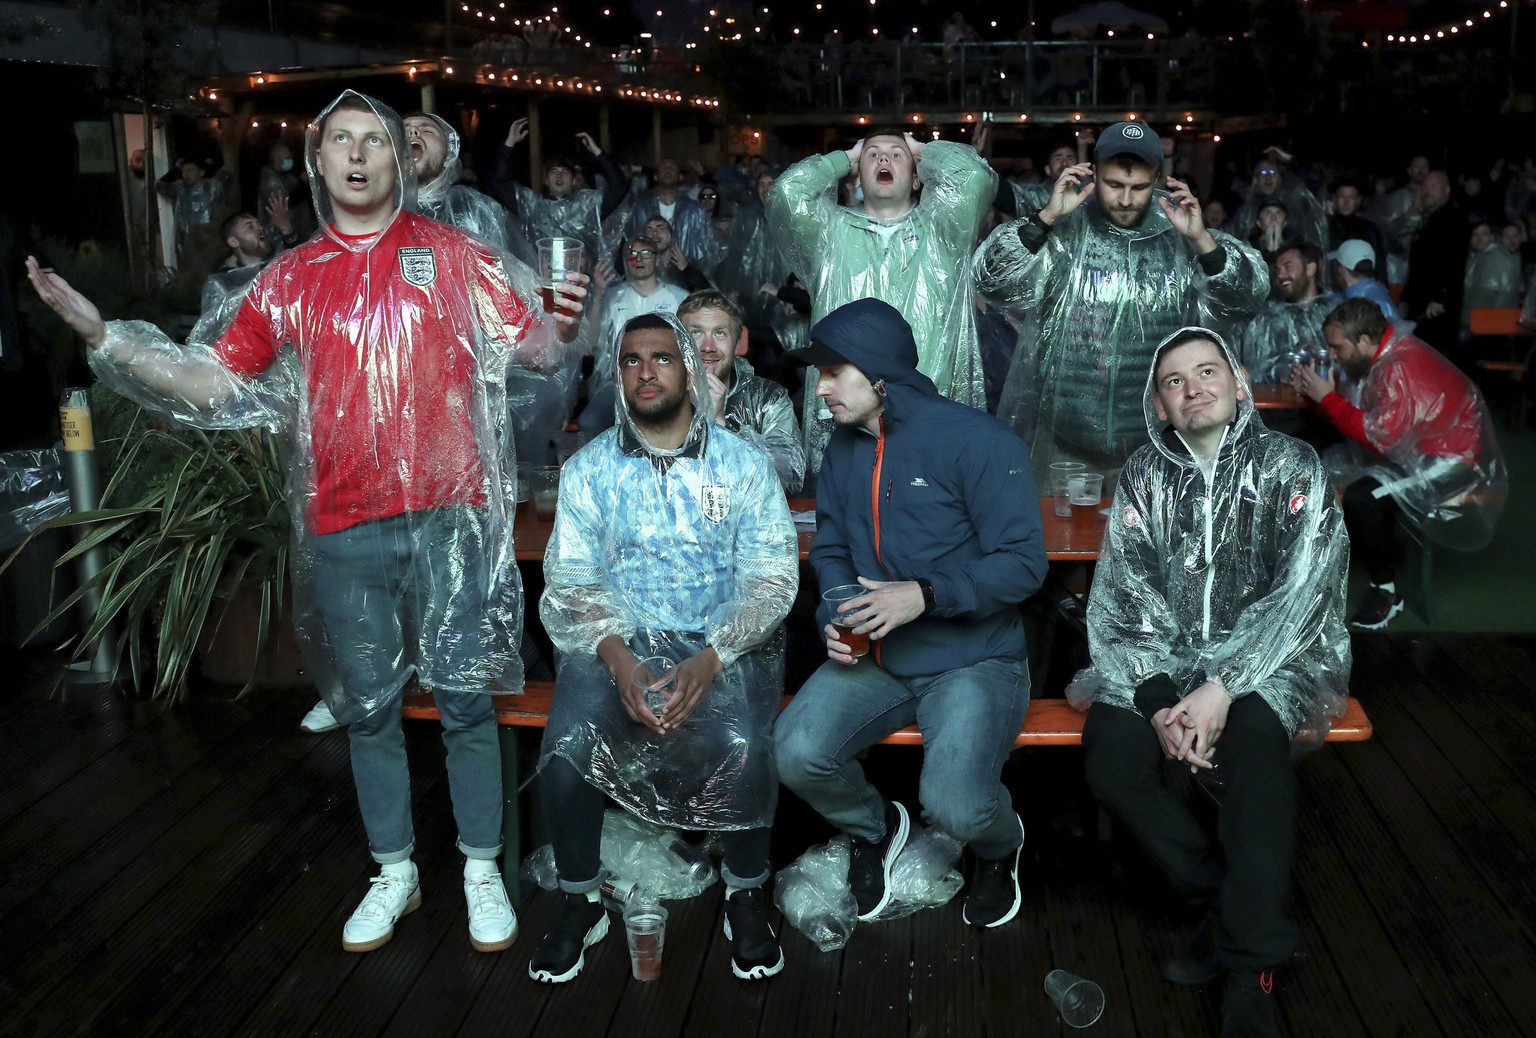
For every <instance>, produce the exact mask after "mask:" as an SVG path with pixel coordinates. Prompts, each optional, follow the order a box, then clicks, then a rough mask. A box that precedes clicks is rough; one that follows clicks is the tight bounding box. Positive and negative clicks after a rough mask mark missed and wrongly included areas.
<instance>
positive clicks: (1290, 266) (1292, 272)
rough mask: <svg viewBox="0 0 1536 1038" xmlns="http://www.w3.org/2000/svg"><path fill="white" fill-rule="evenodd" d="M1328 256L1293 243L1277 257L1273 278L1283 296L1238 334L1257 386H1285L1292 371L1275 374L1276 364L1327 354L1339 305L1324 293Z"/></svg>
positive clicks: (1240, 353)
mask: <svg viewBox="0 0 1536 1038" xmlns="http://www.w3.org/2000/svg"><path fill="white" fill-rule="evenodd" d="M1322 266H1323V254H1322V253H1321V252H1319V251H1318V249H1317V246H1315V245H1313V244H1312V243H1311V242H1290V243H1288V244H1286V245H1282V246H1281V247H1280V251H1279V252H1277V253H1276V254H1275V266H1274V270H1273V272H1272V275H1273V277H1274V282H1275V285H1276V286H1277V287H1278V288H1279V290H1280V298H1279V299H1271V300H1270V301H1269V302H1268V303H1266V304H1265V306H1264V312H1263V313H1261V314H1259V315H1257V316H1256V317H1253V318H1251V319H1250V320H1248V321H1247V322H1245V323H1244V324H1242V325H1240V326H1239V327H1238V328H1237V331H1236V334H1235V335H1234V336H1233V338H1234V340H1235V341H1236V345H1237V356H1238V359H1239V360H1240V361H1241V362H1242V364H1243V367H1245V368H1247V369H1248V378H1249V379H1250V380H1251V381H1253V382H1281V381H1284V380H1286V379H1288V378H1289V377H1290V368H1289V366H1287V367H1286V369H1285V370H1284V371H1281V372H1278V373H1277V372H1276V369H1275V364H1276V362H1278V361H1279V360H1280V359H1281V358H1282V357H1284V355H1285V354H1287V353H1290V352H1291V351H1293V350H1296V349H1306V350H1308V351H1311V352H1316V351H1318V350H1320V349H1322V348H1323V318H1325V317H1327V316H1328V313H1329V312H1330V311H1331V310H1332V309H1333V308H1334V306H1335V305H1336V304H1337V303H1338V302H1339V296H1338V293H1336V292H1319V291H1318V275H1319V273H1320V271H1321V270H1322Z"/></svg>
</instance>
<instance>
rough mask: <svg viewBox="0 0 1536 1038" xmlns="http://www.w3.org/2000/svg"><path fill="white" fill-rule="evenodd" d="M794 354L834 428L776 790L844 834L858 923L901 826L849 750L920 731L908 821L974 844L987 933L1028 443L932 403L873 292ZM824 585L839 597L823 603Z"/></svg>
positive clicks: (1026, 530)
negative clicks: (810, 668)
mask: <svg viewBox="0 0 1536 1038" xmlns="http://www.w3.org/2000/svg"><path fill="white" fill-rule="evenodd" d="M790 356H791V357H794V358H796V359H799V360H801V361H802V362H804V363H807V364H811V365H813V366H815V367H816V369H817V371H818V373H819V377H818V380H817V384H816V395H817V396H818V397H820V398H821V399H822V400H823V401H825V402H826V404H827V407H828V409H829V410H830V411H831V412H832V417H833V419H834V420H835V422H836V429H835V430H834V431H833V434H832V438H831V440H830V441H829V442H828V444H827V449H826V453H825V454H824V455H823V460H822V467H821V475H820V479H819V481H818V482H817V485H816V539H815V541H814V542H813V543H812V545H811V552H810V560H811V564H812V565H813V566H814V567H815V569H816V577H817V579H818V580H819V581H820V584H821V587H822V589H823V592H824V598H823V604H822V608H821V612H820V614H819V615H818V620H819V621H820V622H821V623H822V625H823V627H822V633H823V635H824V637H825V638H826V644H827V662H825V663H823V664H822V665H821V667H820V669H818V670H817V671H816V673H815V674H813V675H812V676H811V677H810V679H809V680H808V681H807V682H806V683H805V685H804V686H803V687H802V688H801V689H800V691H799V693H798V694H796V696H795V698H794V701H793V702H792V703H791V704H790V706H789V707H788V708H787V709H786V710H785V711H784V713H783V714H782V715H780V717H779V723H778V727H777V729H776V732H775V736H774V742H775V757H776V759H777V761H778V765H779V778H780V781H782V782H783V783H784V784H785V785H786V786H788V787H789V788H790V789H791V790H793V791H794V792H795V793H797V794H798V795H799V796H800V797H801V798H802V799H803V800H805V801H806V802H807V803H809V804H810V805H811V806H812V807H814V808H816V809H817V810H818V811H820V812H821V814H822V815H823V816H824V817H825V818H826V819H827V820H828V821H830V822H831V823H832V824H833V825H836V826H837V827H838V828H840V829H842V830H843V831H844V832H846V833H847V834H848V835H849V837H850V839H851V845H852V855H851V861H850V864H849V870H848V871H849V884H850V885H851V886H852V888H853V894H854V898H855V900H856V901H857V902H858V909H859V918H860V919H865V920H869V919H874V918H876V917H877V916H879V914H880V912H881V911H882V910H883V909H884V908H885V906H886V904H887V903H888V902H889V900H890V877H891V867H892V865H893V864H894V863H895V861H896V858H897V856H898V855H899V854H900V853H901V849H902V847H903V846H904V845H905V843H906V842H907V837H908V834H909V832H910V820H909V818H908V816H907V809H906V808H905V807H904V806H902V805H901V804H897V803H893V802H890V801H888V800H886V799H885V798H884V797H883V796H881V795H880V793H879V792H878V791H876V790H875V788H874V787H873V786H871V785H870V783H869V781H868V780H867V779H866V778H865V776H864V771H863V769H862V768H861V767H860V765H859V763H858V761H857V760H856V759H855V757H856V755H857V754H858V753H859V752H860V751H861V750H863V749H865V748H866V747H869V746H872V745H873V744H875V743H877V742H879V741H880V740H881V739H883V738H884V737H885V736H887V735H889V734H890V733H891V732H893V731H896V730H897V729H899V728H904V727H906V726H907V725H910V724H913V723H916V724H917V726H918V727H919V728H920V729H921V730H922V733H923V741H924V743H925V744H926V752H925V753H924V754H923V771H922V778H921V783H920V795H921V798H922V801H923V815H924V818H925V819H926V821H927V822H928V824H929V825H930V826H933V827H934V828H937V829H939V830H941V831H942V832H945V833H947V834H949V835H950V836H952V837H954V838H955V839H957V840H959V841H960V842H962V843H966V844H969V845H970V847H971V850H972V851H973V852H974V857H975V867H974V869H973V871H972V873H971V878H970V884H969V887H968V890H967V897H966V904H965V918H966V920H967V921H968V922H970V923H971V924H973V925H976V926H988V927H990V926H999V925H1001V924H1003V923H1006V922H1007V921H1008V920H1010V919H1012V918H1013V917H1014V915H1015V914H1017V912H1018V909H1019V901H1020V895H1019V885H1018V858H1019V851H1020V849H1021V848H1022V847H1023V845H1024V827H1023V824H1022V823H1021V822H1020V821H1019V818H1018V815H1016V814H1015V813H1014V811H1013V808H1012V801H1011V799H1010V797H1009V793H1008V790H1007V789H1006V787H1004V786H1003V784H1002V782H1001V780H1000V774H1001V772H1002V767H1003V762H1004V761H1005V760H1007V758H1008V754H1009V752H1010V751H1011V750H1012V748H1013V740H1014V737H1015V736H1016V735H1017V734H1018V731H1019V727H1020V726H1021V725H1022V724H1023V722H1024V714H1025V711H1026V710H1028V708H1029V667H1028V661H1027V647H1026V645H1025V639H1024V626H1023V622H1022V620H1021V618H1020V616H1019V611H1018V609H1017V608H1016V607H1017V605H1018V603H1020V602H1022V601H1023V600H1024V599H1026V598H1028V597H1029V596H1030V595H1031V594H1032V593H1034V591H1035V589H1036V588H1038V587H1039V586H1040V581H1041V579H1042V578H1043V577H1044V575H1045V566H1046V562H1045V546H1044V539H1043V536H1042V532H1041V523H1040V499H1039V496H1038V494H1037V492H1036V490H1035V481H1034V475H1033V470H1032V468H1031V465H1030V461H1029V448H1028V447H1027V446H1025V444H1024V441H1023V440H1021V439H1019V437H1018V435H1017V434H1015V433H1014V432H1013V430H1012V429H1010V428H1009V427H1008V426H1007V425H1005V424H1003V423H1002V422H999V421H998V420H996V419H995V418H992V417H991V416H989V415H988V414H986V413H985V412H984V411H979V410H976V409H975V408H971V407H966V406H965V405H963V404H958V403H955V402H953V401H949V400H945V399H944V398H943V397H941V396H940V395H939V391H938V389H936V388H935V387H934V384H933V382H932V381H931V380H930V379H928V378H927V377H926V376H924V375H922V374H920V373H919V372H918V370H917V363H918V348H917V344H916V342H915V340H914V338H913V334H912V328H911V326H909V325H908V324H907V322H906V320H905V319H904V318H903V317H902V315H901V314H900V313H899V312H898V311H897V310H896V309H894V308H893V307H891V306H889V305H888V304H886V303H883V302H881V301H879V300H877V299H860V300H857V301H855V302H852V303H848V304H846V305H844V306H841V307H838V308H837V309H836V310H834V311H832V313H830V314H828V315H827V316H826V317H824V318H823V319H822V320H820V321H818V322H817V323H816V324H815V325H814V326H813V327H812V328H811V345H810V346H809V347H807V348H806V349H803V350H798V351H795V352H793V353H791V354H790ZM848 585H853V587H852V588H849V587H848ZM840 594H841V595H849V594H851V595H852V596H853V597H851V598H844V599H843V600H842V601H841V602H840V603H839V604H837V605H836V606H835V607H834V605H833V602H832V601H831V600H832V599H834V598H837V597H838V596H839V595H840ZM839 625H841V626H839ZM864 637H867V638H868V639H869V649H868V654H867V655H863V656H860V654H859V651H858V650H859V648H860V647H861V646H860V645H859V644H858V643H859V641H860V640H861V639H862V638H864Z"/></svg>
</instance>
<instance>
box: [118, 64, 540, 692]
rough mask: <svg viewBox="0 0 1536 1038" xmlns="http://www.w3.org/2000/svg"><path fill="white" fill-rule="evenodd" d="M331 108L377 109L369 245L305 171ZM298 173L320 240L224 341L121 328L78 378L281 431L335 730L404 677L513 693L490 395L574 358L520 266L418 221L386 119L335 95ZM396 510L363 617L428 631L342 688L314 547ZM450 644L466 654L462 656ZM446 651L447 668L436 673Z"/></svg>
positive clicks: (252, 304)
mask: <svg viewBox="0 0 1536 1038" xmlns="http://www.w3.org/2000/svg"><path fill="white" fill-rule="evenodd" d="M343 102H345V103H347V104H364V105H366V106H367V107H368V108H369V109H370V110H371V111H372V112H373V113H374V114H375V115H377V116H378V118H379V120H380V122H382V123H383V125H384V127H385V130H386V135H387V137H388V140H387V142H386V143H385V145H384V146H385V147H387V148H388V149H389V158H388V162H390V163H392V165H393V167H394V171H395V176H396V182H395V191H394V205H395V209H394V214H393V217H392V218H391V221H390V223H389V225H388V226H387V227H386V228H385V229H383V230H382V231H380V232H379V233H377V234H374V235H371V236H368V237H362V238H358V237H350V238H349V237H343V236H341V235H339V234H337V232H336V231H335V229H334V227H333V226H332V211H331V204H330V197H329V195H328V194H327V192H326V191H325V190H324V181H323V178H322V177H321V176H320V174H319V172H318V170H317V167H316V155H317V151H318V148H319V145H320V127H321V125H322V124H323V123H324V121H325V117H326V115H328V114H329V113H330V112H331V111H332V110H334V109H335V108H336V107H337V106H338V105H340V104H342V103H343ZM305 161H306V163H307V164H308V166H309V172H310V180H311V182H312V183H314V184H316V185H317V188H318V190H317V191H316V194H315V199H316V210H317V215H318V217H319V222H320V226H321V227H322V228H323V230H322V233H321V234H319V235H317V236H316V237H315V238H314V239H312V240H311V241H309V242H307V243H305V244H304V245H302V246H300V247H298V248H296V249H293V250H291V251H289V252H287V253H286V254H284V255H283V257H282V258H281V259H279V260H278V261H276V262H275V263H273V264H271V265H270V266H269V267H268V268H267V269H266V270H265V271H264V272H263V273H262V275H261V276H260V277H259V278H258V279H257V280H256V282H255V284H254V285H252V287H251V289H250V291H249V292H248V293H247V294H246V295H245V297H244V299H243V301H242V304H241V308H240V310H239V312H238V314H237V316H236V318H235V321H234V323H233V324H232V325H231V327H230V328H229V330H228V331H226V332H225V333H223V334H222V335H221V336H220V337H219V338H218V339H217V341H214V342H208V341H198V340H197V339H195V338H194V339H193V340H189V342H188V343H187V345H186V346H179V345H177V344H176V343H174V342H172V341H171V340H170V339H169V338H167V337H166V335H165V334H164V333H163V332H161V331H160V330H159V329H157V328H155V327H154V326H153V325H150V324H147V323H143V322H132V321H114V322H111V323H109V324H108V326H107V329H108V331H107V339H106V342H105V343H104V344H103V345H102V346H101V347H100V348H99V349H96V350H92V351H91V353H90V362H91V367H92V369H93V370H94V371H95V372H96V374H97V375H98V376H99V377H100V378H101V379H102V380H103V381H104V382H106V383H107V384H108V385H109V386H111V387H112V388H113V389H115V390H116V391H118V392H120V393H122V394H123V395H125V396H128V397H129V398H131V399H133V400H134V401H136V402H137V403H139V404H140V405H141V406H143V407H146V408H149V409H151V410H153V411H156V412H157V413H160V414H163V415H166V416H168V417H170V418H173V419H175V420H176V421H179V422H182V423H184V424H187V425H193V426H198V427H202V428H243V427H250V426H257V425H265V426H268V427H271V428H273V429H276V430H280V431H281V433H282V434H283V436H284V439H285V441H286V442H287V444H288V445H289V449H288V450H287V452H286V459H287V462H288V465H289V471H288V473H287V484H288V494H289V501H290V505H291V507H290V511H291V513H292V515H293V522H294V529H293V534H294V550H293V553H292V557H291V565H292V571H293V582H292V583H293V589H294V592H293V594H294V602H293V605H294V624H295V627H296V629H297V633H298V635H299V641H300V644H301V646H302V648H303V649H304V652H305V655H306V658H307V660H308V662H309V664H310V668H311V672H312V674H313V676H314V678H315V680H316V682H317V684H319V686H320V688H321V691H322V693H323V695H324V696H325V698H326V701H327V702H328V703H329V705H330V706H331V709H332V711H333V712H334V713H335V714H336V716H337V718H338V719H340V720H341V721H342V722H343V723H349V722H351V721H352V720H355V719H357V718H359V717H362V716H366V715H367V714H368V713H370V712H372V711H373V710H376V709H378V708H379V707H380V706H381V705H382V704H383V703H385V702H387V701H388V700H389V698H390V697H391V696H392V695H393V692H394V690H396V689H398V688H399V687H400V686H403V685H404V683H405V682H406V681H407V680H408V679H409V678H410V676H411V675H412V673H417V674H418V676H419V677H420V678H421V680H422V683H423V684H425V685H428V686H430V687H439V688H450V689H455V690H461V691H475V692H488V691H491V689H490V688H489V687H488V682H490V681H492V680H494V681H497V682H499V683H500V684H502V685H504V686H505V687H507V688H511V689H520V688H521V686H522V665H521V662H520V660H519V657H518V645H519V641H520V639H521V634H522V609H523V601H522V587H521V583H520V581H519V578H518V572H517V566H516V561H515V559H514V556H513V550H512V512H513V502H514V500H515V492H514V491H515V483H514V479H515V476H514V475H513V474H514V473H515V458H514V457H513V455H512V454H511V452H510V451H508V450H506V449H505V448H504V445H503V442H504V440H505V438H506V398H505V392H504V388H503V387H504V380H505V377H506V372H507V369H508V367H509V366H510V365H513V364H522V363H547V362H549V359H550V358H554V362H555V363H558V362H560V361H561V360H563V358H564V356H565V354H566V353H567V352H568V349H567V347H565V346H564V345H562V344H560V343H559V342H558V338H557V333H556V330H555V326H554V323H553V321H551V320H549V319H547V318H545V316H544V315H543V313H542V310H541V308H540V306H539V303H538V302H537V295H536V291H537V286H536V285H535V284H534V283H533V282H532V280H531V272H529V271H528V269H527V268H526V267H524V266H523V265H521V264H519V263H517V262H516V261H515V260H513V259H512V258H511V257H508V256H506V255H504V254H502V253H498V252H496V251H494V250H492V249H491V248H489V247H488V246H487V245H486V244H484V243H483V242H481V241H479V240H478V239H475V238H471V237H469V236H467V235H463V234H460V233H459V232H458V231H455V230H453V229H451V228H448V227H444V226H443V225H441V224H438V223H435V222H433V221H431V220H427V219H425V218H423V217H420V216H417V215H415V214H414V213H413V212H411V209H412V207H413V204H414V201H415V180H414V176H413V175H412V165H411V161H410V158H409V156H408V154H407V152H406V145H405V142H404V135H403V129H402V126H401V121H400V117H399V116H398V115H397V114H396V113H395V112H394V111H393V110H391V109H390V108H388V107H387V106H385V105H383V104H380V103H379V102H377V101H374V100H373V99H371V98H367V97H365V96H364V95H361V94H357V93H355V92H353V91H350V90H348V91H345V92H344V93H343V94H342V95H341V96H340V97H338V98H337V100H336V101H334V102H332V104H331V106H330V107H328V108H327V110H326V112H325V113H322V115H321V116H320V117H318V118H317V119H316V120H315V121H314V122H313V123H311V124H310V128H309V130H308V133H307V135H306V141H305ZM237 372H238V373H237ZM395 516H400V517H403V518H404V519H405V521H406V538H407V543H408V544H409V546H410V555H411V559H408V560H406V561H404V562H402V561H400V560H391V559H386V558H384V557H382V556H381V557H380V558H379V559H378V562H377V565H378V567H379V571H380V573H381V574H382V576H383V578H384V579H388V580H392V581H394V582H395V586H396V600H395V601H393V602H388V601H369V602H368V603H367V609H368V610H369V611H370V617H369V619H370V621H376V617H377V615H378V611H379V610H391V609H393V610H395V611H396V613H397V615H398V614H400V613H404V614H406V615H408V616H415V617H420V618H425V620H424V622H423V623H422V625H421V629H420V630H417V631H415V632H413V635H412V636H408V637H407V639H406V651H405V653H404V655H403V656H401V655H398V654H396V655H393V656H390V657H389V658H387V659H384V660H383V661H382V662H381V666H382V667H384V668H387V669H388V670H389V672H390V673H392V674H393V676H394V682H395V683H394V686H393V688H391V689H368V690H361V689H344V688H342V687H341V686H340V684H339V681H338V680H337V677H336V674H337V670H336V665H335V650H334V649H333V647H332V644H331V640H330V638H329V636H328V629H327V626H326V624H325V623H323V622H322V620H321V616H320V613H319V607H318V604H317V600H316V579H317V573H316V570H315V563H316V560H317V554H316V543H317V541H318V539H319V538H320V537H322V536H324V535H328V534H332V533H335V532H339V531H342V530H348V529H351V528H352V527H354V526H359V525H361V524H363V523H367V522H369V521H371V520H375V519H387V518H391V517H395ZM427 549H430V552H428V551H427ZM429 555H430V557H433V558H435V559H438V560H440V561H441V563H442V566H443V569H442V570H441V571H439V572H433V573H430V574H416V573H414V572H413V561H414V562H415V563H419V562H420V559H422V558H426V557H428V556H429ZM318 576H321V577H323V574H319V575H318ZM413 576H414V577H415V578H416V579H413ZM411 637H414V639H415V642H414V644H412V641H411ZM466 639H468V640H470V641H468V642H467V643H466V641H465V640H466ZM460 644H472V645H474V646H475V650H474V651H473V652H468V653H464V652H461V653H457V654H455V652H454V647H455V646H457V645H460ZM368 648H369V647H367V646H365V647H363V648H362V649H361V650H359V648H358V647H357V646H352V647H351V648H349V650H348V651H353V652H356V651H367V649H368ZM374 648H377V649H378V650H379V651H383V647H382V646H379V647H374ZM456 655H457V657H458V660H459V665H458V666H456V667H454V666H445V665H444V664H443V663H442V661H444V660H451V659H454V658H455V656H456ZM424 661H437V662H435V663H433V664H431V665H430V666H429V665H426V664H425V663H424Z"/></svg>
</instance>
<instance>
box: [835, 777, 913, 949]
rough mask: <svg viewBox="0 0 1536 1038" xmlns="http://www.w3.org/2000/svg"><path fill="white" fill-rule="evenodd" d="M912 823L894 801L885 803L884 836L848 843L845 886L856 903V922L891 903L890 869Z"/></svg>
mask: <svg viewBox="0 0 1536 1038" xmlns="http://www.w3.org/2000/svg"><path fill="white" fill-rule="evenodd" d="M911 832H912V821H911V819H910V818H908V817H907V809H906V808H905V807H902V806H901V805H900V804H898V803H896V802H895V801H892V800H888V801H886V804H885V835H884V836H883V837H881V838H880V839H878V840H875V841H874V842H870V841H869V840H860V839H858V838H857V837H855V838H852V839H850V840H849V858H848V885H849V886H850V887H852V888H853V899H854V901H856V902H857V903H858V908H859V919H860V920H862V921H864V922H868V921H869V920H871V919H873V918H874V917H875V916H877V915H879V914H880V910H881V909H883V908H884V907H885V906H886V905H887V904H889V903H890V900H891V867H892V866H893V865H895V864H896V857H897V855H899V854H901V849H902V848H903V847H905V846H906V845H907V836H908V835H909V834H910V833H911Z"/></svg>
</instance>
